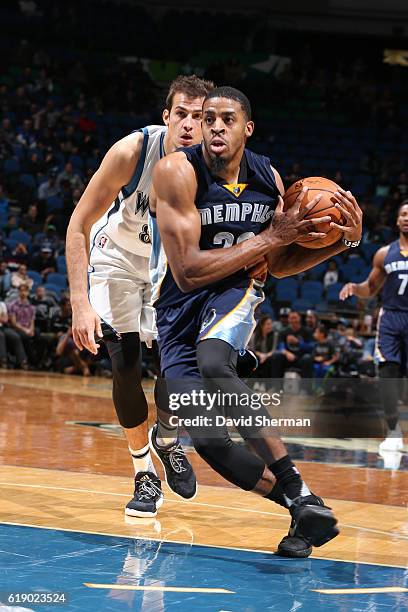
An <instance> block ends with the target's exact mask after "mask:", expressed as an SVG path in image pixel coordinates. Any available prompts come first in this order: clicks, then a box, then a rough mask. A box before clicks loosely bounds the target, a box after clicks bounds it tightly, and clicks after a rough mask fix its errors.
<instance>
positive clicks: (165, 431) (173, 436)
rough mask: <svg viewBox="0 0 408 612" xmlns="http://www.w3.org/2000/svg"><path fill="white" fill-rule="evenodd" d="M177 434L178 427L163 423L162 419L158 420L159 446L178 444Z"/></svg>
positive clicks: (157, 437)
mask: <svg viewBox="0 0 408 612" xmlns="http://www.w3.org/2000/svg"><path fill="white" fill-rule="evenodd" d="M177 433H178V430H177V426H176V427H172V426H171V425H169V424H168V423H163V421H161V420H160V418H158V419H157V436H156V442H157V444H158V445H159V446H171V445H172V444H174V443H175V442H177Z"/></svg>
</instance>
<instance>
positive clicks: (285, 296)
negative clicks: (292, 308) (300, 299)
mask: <svg viewBox="0 0 408 612" xmlns="http://www.w3.org/2000/svg"><path fill="white" fill-rule="evenodd" d="M275 297H276V301H277V302H293V301H294V300H296V298H297V290H296V289H285V287H284V288H283V289H279V286H278V288H277V290H276V296H275Z"/></svg>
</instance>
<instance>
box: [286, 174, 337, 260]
mask: <svg viewBox="0 0 408 612" xmlns="http://www.w3.org/2000/svg"><path fill="white" fill-rule="evenodd" d="M303 187H308V188H309V191H308V192H307V194H306V195H305V197H304V198H303V201H302V203H301V206H300V207H301V209H302V208H304V207H305V206H306V205H307V204H309V202H311V201H312V200H313V198H315V197H316V196H317V195H318V194H319V193H321V194H322V198H321V200H320V202H317V204H315V205H314V207H313V208H312V210H310V211H309V212H308V214H307V215H306V217H305V219H313V218H316V217H326V216H329V215H330V217H331V218H332V221H334V222H335V223H343V217H342V215H341V212H340V211H339V210H338V209H337V208H336V207H335V203H336V199H335V198H334V196H333V194H334V193H335V192H336V191H338V189H339V186H338V185H337V184H336V183H335V182H334V181H330V180H329V179H327V178H323V177H321V176H310V177H308V178H304V179H301V180H299V181H296V183H294V184H293V185H291V186H290V187H289V189H288V190H287V191H286V193H285V195H284V198H283V200H284V203H285V206H284V210H288V209H289V208H291V207H292V206H293V205H294V203H295V201H296V198H297V197H298V195H299V193H300V192H301V191H302V189H303ZM314 231H316V232H326V236H325V237H324V238H313V237H311V236H302V237H301V238H299V239H298V240H297V241H296V244H300V245H301V246H303V247H305V248H307V249H321V248H323V247H326V246H330V245H332V244H334V243H335V242H337V241H338V240H339V239H340V238H341V237H342V235H343V232H341V231H340V230H338V229H336V228H334V227H330V223H329V222H328V223H322V224H320V225H316V229H315V230H314Z"/></svg>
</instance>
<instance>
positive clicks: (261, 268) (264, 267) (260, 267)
mask: <svg viewBox="0 0 408 612" xmlns="http://www.w3.org/2000/svg"><path fill="white" fill-rule="evenodd" d="M246 270H247V272H248V276H249V278H255V279H256V280H259V281H261V282H265V281H266V277H267V276H268V262H267V260H266V257H262V259H260V260H259V261H257V262H256V264H254V265H253V266H251V267H249V268H246Z"/></svg>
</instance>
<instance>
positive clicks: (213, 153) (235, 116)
mask: <svg viewBox="0 0 408 612" xmlns="http://www.w3.org/2000/svg"><path fill="white" fill-rule="evenodd" d="M253 131H254V124H253V122H252V121H248V120H247V117H246V114H245V112H244V111H243V109H242V107H241V104H240V103H239V102H238V101H237V100H230V99H229V98H210V99H209V100H207V101H206V102H205V103H204V106H203V140H204V146H205V148H206V151H207V153H208V155H209V156H210V158H211V159H216V158H222V159H225V160H226V161H228V160H230V159H232V158H233V157H234V156H235V155H236V154H237V153H238V151H239V150H240V149H243V148H244V147H245V142H246V139H247V138H249V136H251V135H252V133H253Z"/></svg>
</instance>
